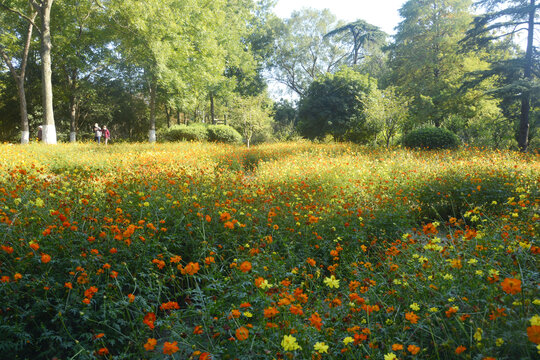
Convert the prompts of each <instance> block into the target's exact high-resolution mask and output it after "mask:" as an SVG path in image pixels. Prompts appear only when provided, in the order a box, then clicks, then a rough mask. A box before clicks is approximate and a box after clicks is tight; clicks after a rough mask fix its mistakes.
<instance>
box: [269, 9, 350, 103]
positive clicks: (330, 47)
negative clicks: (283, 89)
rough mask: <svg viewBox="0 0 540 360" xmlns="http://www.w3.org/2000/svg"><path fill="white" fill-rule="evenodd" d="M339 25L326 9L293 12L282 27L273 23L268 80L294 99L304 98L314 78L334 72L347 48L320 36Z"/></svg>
mask: <svg viewBox="0 0 540 360" xmlns="http://www.w3.org/2000/svg"><path fill="white" fill-rule="evenodd" d="M341 25H343V23H341V22H337V21H336V18H335V16H334V15H332V14H331V13H330V12H329V11H328V10H322V11H321V10H316V9H303V10H300V11H294V12H293V13H292V14H291V17H290V18H289V19H286V20H284V22H283V24H281V25H280V24H275V26H276V27H277V29H276V31H277V32H278V33H279V36H278V37H276V39H275V44H274V49H275V50H274V52H273V54H272V56H271V57H269V58H268V61H267V63H268V67H269V68H270V70H271V72H272V77H273V78H274V79H275V80H276V81H277V82H280V83H282V84H284V85H285V86H287V88H288V89H289V91H291V92H292V93H294V94H295V95H297V96H304V95H305V94H306V91H308V87H309V86H310V84H311V82H313V81H314V80H315V79H316V78H317V77H318V76H323V75H325V74H327V73H329V72H330V73H333V72H335V71H337V70H338V69H339V68H340V66H341V65H343V64H344V61H345V58H346V56H347V49H346V47H345V46H344V44H342V43H341V41H340V38H338V37H325V36H324V35H325V34H327V33H328V32H330V31H331V30H333V29H335V28H336V27H339V26H341Z"/></svg>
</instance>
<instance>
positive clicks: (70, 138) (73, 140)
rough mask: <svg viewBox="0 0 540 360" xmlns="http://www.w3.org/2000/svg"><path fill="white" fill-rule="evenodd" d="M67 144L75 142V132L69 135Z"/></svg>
mask: <svg viewBox="0 0 540 360" xmlns="http://www.w3.org/2000/svg"><path fill="white" fill-rule="evenodd" d="M69 142H72V143H74V142H77V133H76V132H75V131H72V132H70V133H69Z"/></svg>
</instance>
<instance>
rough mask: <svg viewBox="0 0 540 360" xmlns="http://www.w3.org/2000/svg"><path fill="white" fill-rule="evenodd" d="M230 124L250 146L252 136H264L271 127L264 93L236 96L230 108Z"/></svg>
mask: <svg viewBox="0 0 540 360" xmlns="http://www.w3.org/2000/svg"><path fill="white" fill-rule="evenodd" d="M230 124H231V126H232V127H234V128H235V129H236V130H237V131H238V132H239V133H240V134H242V136H243V137H244V140H245V141H246V145H247V147H249V146H250V144H251V142H252V139H253V137H254V136H264V134H265V133H267V132H268V131H270V129H271V128H272V118H271V116H270V106H269V104H268V97H267V96H266V94H261V95H258V96H251V97H238V98H237V99H236V100H235V102H234V106H233V107H232V108H231V122H230Z"/></svg>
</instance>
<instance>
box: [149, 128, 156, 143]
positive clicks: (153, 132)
mask: <svg viewBox="0 0 540 360" xmlns="http://www.w3.org/2000/svg"><path fill="white" fill-rule="evenodd" d="M148 141H149V142H151V143H155V142H156V130H150V131H149V132H148Z"/></svg>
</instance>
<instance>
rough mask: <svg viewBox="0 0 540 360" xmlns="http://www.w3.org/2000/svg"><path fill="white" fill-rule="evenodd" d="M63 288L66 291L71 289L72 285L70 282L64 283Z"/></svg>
mask: <svg viewBox="0 0 540 360" xmlns="http://www.w3.org/2000/svg"><path fill="white" fill-rule="evenodd" d="M64 287H65V288H68V289H70V290H71V289H73V285H72V284H71V283H70V282H67V283H64Z"/></svg>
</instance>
